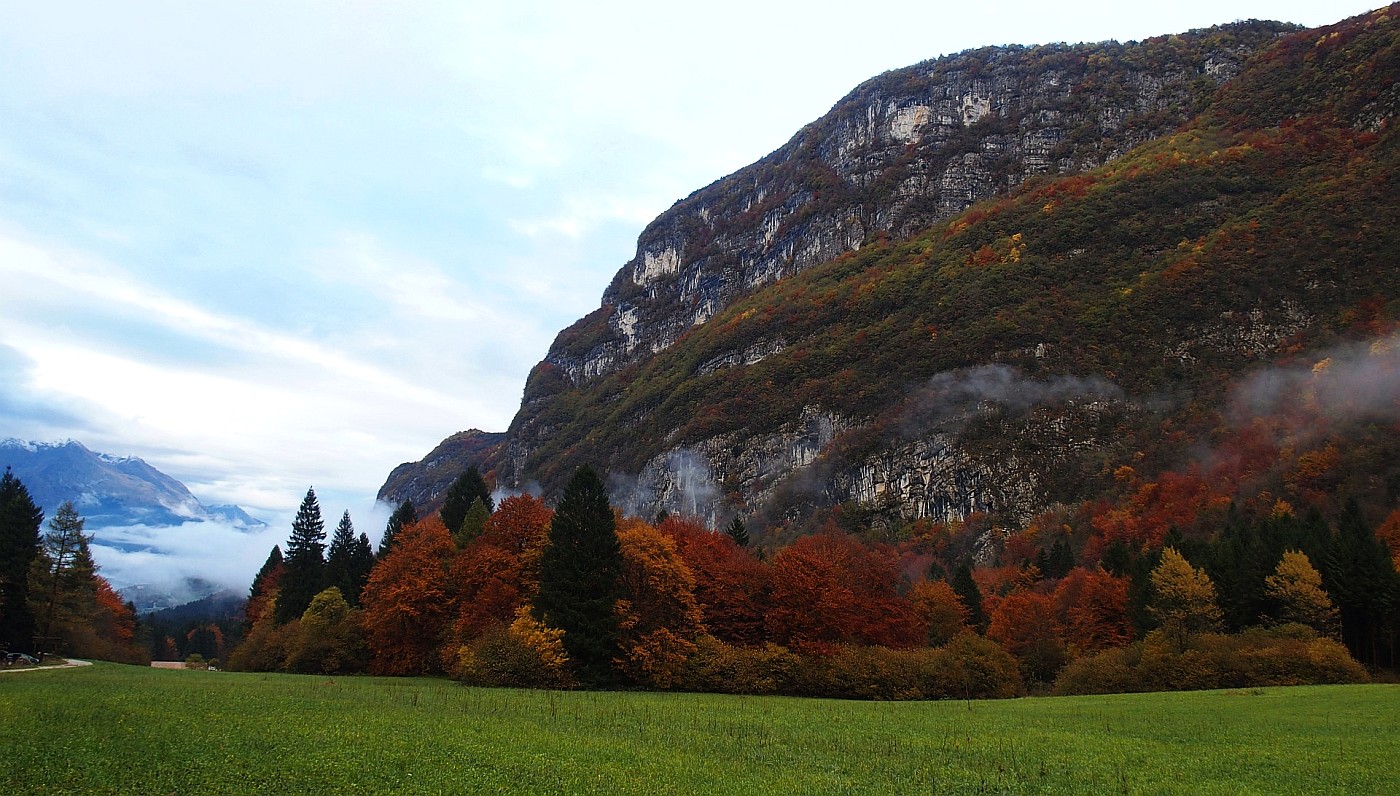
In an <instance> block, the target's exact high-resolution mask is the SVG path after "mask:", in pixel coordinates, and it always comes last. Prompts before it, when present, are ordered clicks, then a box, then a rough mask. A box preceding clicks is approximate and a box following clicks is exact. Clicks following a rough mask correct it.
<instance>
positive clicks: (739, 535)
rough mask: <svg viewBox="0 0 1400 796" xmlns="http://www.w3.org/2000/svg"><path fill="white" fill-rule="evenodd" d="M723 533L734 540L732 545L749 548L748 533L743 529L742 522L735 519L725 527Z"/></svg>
mask: <svg viewBox="0 0 1400 796" xmlns="http://www.w3.org/2000/svg"><path fill="white" fill-rule="evenodd" d="M724 532H725V533H727V534H729V538H730V539H733V540H734V544H737V545H739V546H740V547H748V546H749V531H748V529H747V528H745V527H744V521H743V520H741V519H739V518H738V517H735V518H734V519H733V520H732V521H731V522H730V523H729V525H728V526H727V527H725V529H724Z"/></svg>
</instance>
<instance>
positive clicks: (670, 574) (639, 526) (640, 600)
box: [617, 519, 704, 688]
mask: <svg viewBox="0 0 1400 796" xmlns="http://www.w3.org/2000/svg"><path fill="white" fill-rule="evenodd" d="M617 541H618V544H619V545H621V547H622V559H623V565H622V577H621V585H622V597H621V599H619V600H618V602H617V614H618V620H619V621H618V627H619V629H620V631H621V636H620V638H619V639H618V646H619V648H620V649H621V651H622V660H621V669H622V671H623V673H625V674H626V675H627V676H628V677H630V678H632V679H633V680H634V681H636V682H639V683H644V684H647V685H651V686H655V687H659V688H669V687H671V686H672V685H674V684H675V683H676V682H677V680H678V679H679V678H680V674H681V669H682V667H683V666H684V665H685V661H686V659H687V658H688V657H689V656H690V655H691V654H692V653H694V652H695V638H696V636H698V635H700V633H701V632H702V630H703V629H704V626H703V625H702V624H701V619H700V616H701V615H700V607H699V606H698V605H697V604H696V602H695V576H694V575H693V574H692V573H691V571H690V567H688V566H686V564H685V561H684V559H682V558H681V556H680V554H679V553H678V552H677V551H676V542H675V539H673V538H672V537H670V536H667V535H665V534H662V533H660V532H659V531H657V530H656V529H655V528H653V527H652V526H650V525H648V524H646V523H645V522H642V521H641V520H636V519H630V520H620V521H619V522H618V530H617Z"/></svg>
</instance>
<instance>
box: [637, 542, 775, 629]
mask: <svg viewBox="0 0 1400 796" xmlns="http://www.w3.org/2000/svg"><path fill="white" fill-rule="evenodd" d="M658 530H659V531H661V532H662V533H664V534H666V535H667V536H670V537H671V538H672V539H674V540H675V542H676V550H677V552H678V553H679V554H680V556H681V558H682V559H683V560H684V561H685V563H686V566H687V567H689V568H690V571H691V573H692V574H693V575H694V576H695V601H696V604H697V605H699V607H700V615H701V621H702V622H703V623H704V625H705V629H706V630H707V631H708V632H709V633H710V635H712V636H714V637H715V638H717V639H719V640H720V641H723V642H725V643H727V644H735V645H738V646H743V647H755V646H758V645H760V644H762V643H763V642H764V641H765V640H766V639H767V633H766V631H765V629H764V620H763V614H764V607H765V606H766V604H767V600H768V591H769V581H770V576H769V568H768V565H766V564H764V563H763V562H762V561H759V560H758V559H756V558H754V556H753V554H752V553H750V552H749V551H748V550H747V549H746V548H743V547H740V546H739V545H738V544H736V543H735V542H734V540H733V539H731V538H730V537H729V535H728V534H723V533H715V532H714V531H711V530H709V529H707V528H705V527H703V526H701V525H699V524H697V523H694V522H690V521H688V520H680V519H676V518H674V517H671V518H668V519H666V520H665V521H664V522H662V523H661V525H660V526H659V527H658Z"/></svg>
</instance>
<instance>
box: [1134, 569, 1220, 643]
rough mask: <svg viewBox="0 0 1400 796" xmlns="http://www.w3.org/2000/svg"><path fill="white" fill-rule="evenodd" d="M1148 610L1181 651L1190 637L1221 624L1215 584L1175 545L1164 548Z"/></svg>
mask: <svg viewBox="0 0 1400 796" xmlns="http://www.w3.org/2000/svg"><path fill="white" fill-rule="evenodd" d="M1148 610H1149V611H1150V612H1151V614H1152V616H1153V618H1155V619H1156V620H1157V622H1158V624H1159V625H1160V626H1161V629H1162V631H1163V633H1164V634H1165V635H1166V636H1167V637H1168V638H1169V639H1171V640H1172V641H1173V642H1174V645H1175V646H1176V648H1177V649H1178V650H1180V651H1185V649H1186V644H1187V641H1188V640H1189V639H1190V637H1191V636H1193V635H1195V634H1197V633H1205V632H1209V631H1212V630H1216V629H1218V628H1219V627H1220V619H1221V614H1220V606H1219V605H1217V604H1216V602H1215V584H1214V583H1213V582H1211V579H1210V576H1209V575H1207V574H1206V573H1205V571H1204V570H1200V569H1196V568H1195V567H1193V566H1191V564H1190V562H1188V561H1187V560H1186V559H1185V558H1184V557H1183V556H1182V555H1181V553H1179V552H1177V551H1176V548H1174V547H1168V548H1165V549H1164V550H1162V563H1160V564H1158V565H1157V568H1156V569H1154V570H1152V598H1151V601H1150V602H1149V603H1148Z"/></svg>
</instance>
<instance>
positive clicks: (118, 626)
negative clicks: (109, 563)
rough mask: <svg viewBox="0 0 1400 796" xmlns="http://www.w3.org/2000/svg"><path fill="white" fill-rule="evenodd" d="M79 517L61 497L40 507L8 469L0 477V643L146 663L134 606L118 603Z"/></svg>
mask: <svg viewBox="0 0 1400 796" xmlns="http://www.w3.org/2000/svg"><path fill="white" fill-rule="evenodd" d="M83 524H84V520H83V518H82V517H80V516H78V512H77V510H76V509H75V508H74V506H73V504H72V503H71V502H64V503H63V505H61V506H59V508H58V511H57V512H56V513H55V514H54V516H53V517H52V518H51V519H50V520H49V523H48V529H47V530H44V512H43V510H42V509H41V508H40V507H39V506H38V505H36V504H35V503H34V500H33V498H31V497H30V494H29V490H28V489H27V488H26V487H25V486H24V484H23V483H22V482H21V481H20V479H18V478H16V477H15V475H14V473H12V472H11V471H10V468H8V467H7V468H5V474H4V476H3V478H0V649H3V650H6V651H9V652H24V653H32V654H34V655H35V656H36V657H38V656H39V654H40V653H44V654H47V653H56V654H59V655H64V656H72V657H78V658H99V659H102V660H111V661H121V662H125V663H145V662H147V661H149V660H150V655H149V654H148V650H147V649H146V647H145V645H144V644H142V643H141V642H140V641H139V640H138V638H137V622H136V609H135V606H133V605H132V604H131V603H123V602H122V599H121V597H120V596H119V595H118V594H117V593H116V591H115V590H113V589H112V585H111V584H110V583H108V582H107V580H106V579H105V578H103V577H102V576H101V575H99V574H97V565H96V564H95V563H94V562H93V560H92V553H91V551H90V550H89V548H88V545H89V542H90V541H91V539H92V537H91V536H90V535H88V534H85V533H83Z"/></svg>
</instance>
